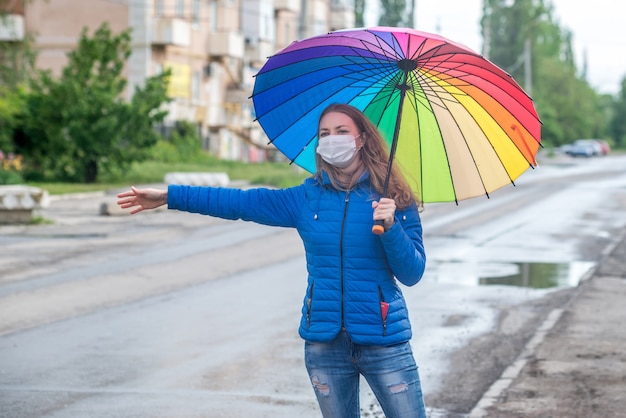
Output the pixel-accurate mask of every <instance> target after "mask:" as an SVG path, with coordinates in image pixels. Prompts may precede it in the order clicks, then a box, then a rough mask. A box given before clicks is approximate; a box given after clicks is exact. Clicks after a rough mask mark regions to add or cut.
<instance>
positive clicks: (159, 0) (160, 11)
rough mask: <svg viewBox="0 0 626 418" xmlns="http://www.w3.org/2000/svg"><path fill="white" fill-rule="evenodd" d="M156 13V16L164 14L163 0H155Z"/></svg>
mask: <svg viewBox="0 0 626 418" xmlns="http://www.w3.org/2000/svg"><path fill="white" fill-rule="evenodd" d="M154 14H155V16H156V17H162V16H163V0H154Z"/></svg>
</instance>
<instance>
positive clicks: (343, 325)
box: [339, 190, 350, 329]
mask: <svg viewBox="0 0 626 418" xmlns="http://www.w3.org/2000/svg"><path fill="white" fill-rule="evenodd" d="M348 203H350V190H348V191H347V192H346V198H345V205H344V208H343V219H342V220H341V236H340V238H339V260H340V268H341V328H342V329H344V328H345V322H344V320H345V313H344V309H345V305H344V295H345V290H344V288H345V286H344V279H345V278H344V272H343V266H344V262H343V235H344V231H345V229H346V217H347V216H348Z"/></svg>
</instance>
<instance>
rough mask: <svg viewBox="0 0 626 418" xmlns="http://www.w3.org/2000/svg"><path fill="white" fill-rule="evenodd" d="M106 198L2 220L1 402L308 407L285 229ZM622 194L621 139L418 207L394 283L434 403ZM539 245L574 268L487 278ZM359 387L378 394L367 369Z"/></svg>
mask: <svg viewBox="0 0 626 418" xmlns="http://www.w3.org/2000/svg"><path fill="white" fill-rule="evenodd" d="M114 200H115V198H114V197H113V196H112V195H106V196H102V195H97V194H96V195H91V196H85V197H83V198H72V199H67V200H57V201H54V202H53V204H52V206H51V207H50V208H48V209H46V210H45V211H44V212H43V213H42V215H43V216H44V217H45V218H47V219H51V220H53V222H54V223H52V224H50V225H38V226H2V227H0V248H1V249H2V251H1V252H0V405H2V408H0V417H24V416H29V417H78V416H89V417H117V416H119V417H147V416H149V417H157V416H158V417H244V416H246V417H248V416H251V417H294V416H300V417H317V416H319V414H318V412H317V407H316V402H315V398H314V394H313V391H312V389H311V388H310V384H309V382H308V378H307V376H306V371H305V369H304V365H303V359H302V355H303V343H302V341H301V340H300V339H299V337H298V336H297V324H298V321H299V315H300V303H301V300H302V297H303V292H304V286H305V274H306V273H305V262H304V257H303V254H302V251H303V250H302V245H301V243H300V241H299V238H298V236H297V234H296V233H295V231H290V230H284V229H277V228H270V227H264V226H259V225H254V224H250V223H245V222H230V221H222V220H218V219H213V218H209V217H206V216H200V215H193V214H183V213H177V212H173V211H157V212H153V213H145V214H140V215H135V216H100V215H99V210H100V205H101V204H102V203H103V202H107V203H110V202H112V201H114ZM625 208H626V158H624V157H612V158H610V159H602V160H601V159H594V160H589V161H579V160H564V161H563V162H562V164H559V165H556V164H552V165H546V166H545V167H540V168H539V169H536V170H534V171H530V172H528V173H525V174H524V175H523V176H522V178H521V179H519V180H518V182H517V187H515V188H513V187H508V188H506V189H503V190H501V191H498V192H496V193H494V194H493V195H492V196H491V198H490V199H483V198H477V199H473V200H471V201H467V202H461V203H460V204H459V206H458V207H457V206H455V205H454V204H441V205H428V206H427V207H426V209H425V211H424V213H423V216H422V218H423V224H424V237H425V244H426V247H427V254H428V267H427V273H426V275H425V277H424V279H423V280H422V282H421V283H419V284H418V285H417V286H415V287H412V288H404V293H405V296H406V298H407V302H408V304H409V309H410V312H411V320H412V323H413V327H414V338H413V341H412V345H413V348H414V352H415V357H416V360H417V362H418V364H419V365H420V374H421V378H422V385H423V389H424V393H425V396H426V401H427V406H428V407H429V411H430V413H431V416H450V417H453V416H459V417H460V416H464V414H466V413H468V412H469V411H470V410H471V408H472V407H473V406H474V405H475V403H476V402H477V401H478V400H479V399H480V397H481V396H482V394H483V393H484V391H485V390H486V389H487V388H488V387H489V386H490V384H491V383H492V382H493V381H494V380H495V379H496V378H497V377H498V376H499V374H500V373H501V372H502V370H503V369H504V368H506V366H507V365H508V364H510V363H511V362H512V361H513V360H514V358H515V356H516V355H517V354H518V353H519V351H520V350H521V349H522V348H523V346H524V343H525V342H526V341H527V339H528V338H530V337H531V336H532V334H533V332H534V329H535V328H536V326H538V325H539V324H540V322H541V321H540V319H541V318H543V316H545V315H546V313H547V312H549V310H550V308H551V307H552V306H554V305H555V304H559V303H563V301H566V300H567V297H568V287H570V286H572V285H575V284H576V281H577V280H579V279H580V277H582V276H584V274H585V273H586V272H587V271H588V270H589V269H590V268H591V267H592V266H593V263H594V262H595V261H596V260H597V259H598V257H599V255H600V254H601V252H602V250H603V249H604V248H606V246H607V245H609V244H610V243H611V240H612V239H613V237H614V236H615V232H616V231H618V230H620V229H623V228H624V226H625V225H626V210H624V209H625ZM537 263H545V264H548V265H559V266H561V270H562V269H563V268H565V269H566V270H567V272H566V276H568V278H567V279H566V280H564V281H561V282H558V284H557V285H558V286H559V287H524V286H519V285H517V286H507V285H502V284H501V283H500V284H498V285H486V284H484V283H487V282H488V281H487V280H486V278H489V277H507V276H509V275H511V274H512V273H513V274H515V273H519V270H520V269H523V268H525V267H524V266H526V267H528V268H529V271H532V267H533V266H534V265H536V264H537ZM362 398H363V399H362V401H363V402H362V403H363V408H364V409H365V410H369V409H371V408H370V405H371V403H372V402H371V395H370V394H369V392H368V390H367V387H364V388H363V396H362ZM372 411H373V412H370V416H374V415H376V407H375V406H374V407H373V409H372ZM364 416H367V415H366V414H365V413H364Z"/></svg>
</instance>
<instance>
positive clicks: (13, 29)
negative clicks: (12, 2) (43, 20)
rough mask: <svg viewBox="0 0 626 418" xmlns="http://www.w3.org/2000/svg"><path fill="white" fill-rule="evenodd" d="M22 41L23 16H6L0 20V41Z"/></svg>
mask: <svg viewBox="0 0 626 418" xmlns="http://www.w3.org/2000/svg"><path fill="white" fill-rule="evenodd" d="M23 40H24V16H22V15H18V14H8V15H5V16H4V17H2V18H0V41H4V42H7V41H10V42H19V41H23Z"/></svg>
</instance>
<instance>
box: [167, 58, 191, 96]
mask: <svg viewBox="0 0 626 418" xmlns="http://www.w3.org/2000/svg"><path fill="white" fill-rule="evenodd" d="M163 66H164V67H165V68H169V69H170V71H171V72H172V75H171V76H170V80H169V81H170V82H169V85H168V88H167V95H168V96H169V97H182V98H184V99H189V98H191V68H190V67H189V65H187V64H181V63H179V62H173V61H167V62H165V63H164V64H163Z"/></svg>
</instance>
